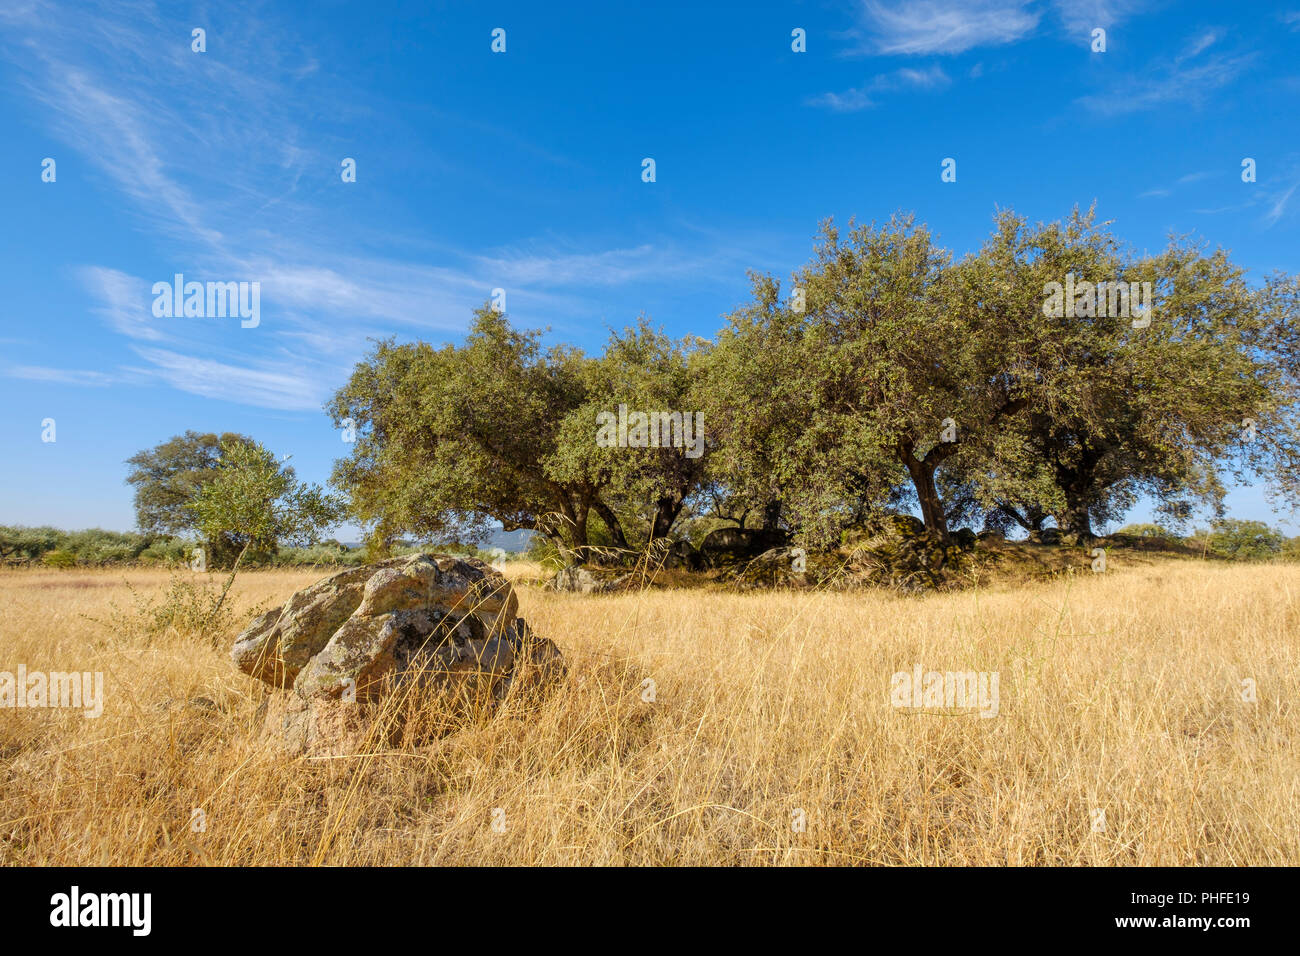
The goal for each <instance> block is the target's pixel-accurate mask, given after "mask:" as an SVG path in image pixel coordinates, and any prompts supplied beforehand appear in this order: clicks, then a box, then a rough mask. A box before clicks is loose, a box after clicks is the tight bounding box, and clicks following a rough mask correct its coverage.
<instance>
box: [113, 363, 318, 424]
mask: <svg viewBox="0 0 1300 956" xmlns="http://www.w3.org/2000/svg"><path fill="white" fill-rule="evenodd" d="M135 351H136V353H137V354H138V355H139V356H140V357H141V358H143V359H144V360H145V361H147V362H149V363H150V364H151V365H153V366H154V368H153V369H152V370H151V371H152V372H153V374H154V375H156V376H157V377H158V378H161V379H162V380H163V381H165V382H167V383H168V384H169V385H171V386H172V387H173V388H177V389H180V390H181V391H182V392H189V393H190V394H192V395H201V396H203V397H204V398H214V399H221V400H223V401H228V402H237V403H239V404H242V405H257V406H261V407H263V408H277V409H281V410H284V411H307V410H311V411H319V410H320V408H321V406H322V405H323V404H324V403H325V399H326V397H327V390H328V387H327V386H325V385H324V384H323V383H322V382H321V380H320V379H319V378H318V377H313V376H311V375H309V374H307V371H306V369H305V368H303V366H302V363H298V365H299V367H298V370H297V371H296V372H290V371H288V370H286V369H285V368H284V367H283V365H281V366H276V367H267V368H247V367H244V366H239V365H231V364H229V363H226V362H218V361H215V360H213V359H205V358H195V357H194V356H190V355H181V354H180V353H178V352H172V351H169V350H167V349H156V348H136V349H135Z"/></svg>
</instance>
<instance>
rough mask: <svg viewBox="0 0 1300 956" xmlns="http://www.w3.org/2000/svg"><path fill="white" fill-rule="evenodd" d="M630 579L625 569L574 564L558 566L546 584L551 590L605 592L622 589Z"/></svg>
mask: <svg viewBox="0 0 1300 956" xmlns="http://www.w3.org/2000/svg"><path fill="white" fill-rule="evenodd" d="M631 581H632V575H631V574H630V573H629V572H627V571H620V570H615V569H610V568H600V567H595V566H592V565H586V566H584V565H581V564H574V565H569V566H566V567H563V568H560V570H559V571H558V572H557V573H556V575H555V577H553V578H551V580H550V581H549V582H548V583H547V585H546V586H547V588H549V589H550V590H552V591H573V592H574V593H577V594H607V593H609V592H611V591H620V590H623V589H624V588H625V587H627V586H628V585H629V584H630V583H631Z"/></svg>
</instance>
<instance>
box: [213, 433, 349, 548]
mask: <svg viewBox="0 0 1300 956" xmlns="http://www.w3.org/2000/svg"><path fill="white" fill-rule="evenodd" d="M189 510H190V511H191V512H192V513H193V515H194V523H195V527H196V528H197V529H198V531H199V532H200V533H201V534H202V535H203V536H204V537H205V538H206V539H207V540H209V541H213V540H226V541H230V542H233V543H234V544H235V545H236V546H238V547H239V548H240V552H239V556H238V557H237V558H236V559H235V562H234V567H235V568H236V569H237V568H238V566H239V562H240V558H242V557H243V556H244V555H245V554H246V553H247V552H249V551H250V550H251V551H254V552H264V553H265V552H273V551H274V550H275V549H276V548H278V547H279V546H280V545H281V544H291V545H304V544H309V543H311V542H313V541H315V540H316V539H317V538H318V537H319V536H320V534H321V532H322V531H324V530H325V529H326V528H329V527H331V526H332V525H334V524H337V523H338V521H339V519H340V518H341V517H342V514H343V503H342V501H341V500H340V499H339V498H337V497H336V496H334V495H330V494H327V493H325V492H324V491H322V490H321V488H320V487H319V486H316V485H306V484H303V483H302V482H300V481H298V479H297V478H296V477H295V475H294V471H293V469H292V468H290V467H288V466H286V465H284V464H283V463H282V462H279V461H277V460H276V458H275V456H274V455H273V454H271V452H269V451H267V449H266V448H264V447H263V446H262V445H260V444H255V443H254V444H250V443H248V442H243V441H237V442H229V443H227V444H224V445H222V447H221V460H220V462H219V463H218V465H217V473H216V474H215V475H214V476H213V477H212V478H211V479H210V480H209V481H208V482H207V483H206V484H204V486H203V487H202V489H201V490H200V491H199V493H198V494H197V496H196V497H195V498H194V500H193V501H192V502H191V503H190V505H189Z"/></svg>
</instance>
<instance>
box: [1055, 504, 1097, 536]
mask: <svg viewBox="0 0 1300 956" xmlns="http://www.w3.org/2000/svg"><path fill="white" fill-rule="evenodd" d="M1057 523H1058V524H1060V525H1061V530H1062V531H1063V532H1064V533H1065V534H1070V535H1074V536H1075V539H1076V540H1077V541H1078V543H1079V544H1090V543H1091V542H1092V540H1093V538H1094V537H1095V535H1093V533H1092V516H1091V515H1089V514H1088V504H1087V502H1085V501H1081V500H1080V499H1078V498H1067V504H1066V511H1065V514H1063V515H1061V516H1060V517H1059V518H1057Z"/></svg>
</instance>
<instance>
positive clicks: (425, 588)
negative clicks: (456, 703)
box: [231, 554, 563, 702]
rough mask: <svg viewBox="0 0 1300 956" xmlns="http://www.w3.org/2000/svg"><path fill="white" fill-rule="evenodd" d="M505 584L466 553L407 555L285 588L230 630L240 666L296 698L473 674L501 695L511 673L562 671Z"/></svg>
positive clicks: (376, 690) (376, 693) (363, 697)
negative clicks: (273, 604)
mask: <svg viewBox="0 0 1300 956" xmlns="http://www.w3.org/2000/svg"><path fill="white" fill-rule="evenodd" d="M518 610H519V602H518V600H517V599H516V597H515V594H514V591H513V589H512V588H511V587H510V583H509V582H508V581H506V579H505V578H504V577H502V576H501V575H500V574H499V573H498V572H497V571H495V570H493V569H492V568H491V567H489V566H488V565H486V564H484V563H483V562H481V561H478V560H475V559H472V558H471V559H460V558H453V557H450V556H448V555H441V554H415V555H409V556H406V557H401V558H391V559H389V560H387V561H381V562H379V563H377V564H370V565H366V566H364V567H360V568H352V569H349V570H347V571H342V572H340V573H338V574H336V575H334V576H333V577H329V578H326V579H325V580H323V581H320V582H317V583H316V584H313V585H312V586H311V587H309V588H305V589H303V590H302V591H299V592H297V593H296V594H294V595H293V596H292V597H291V598H289V600H288V601H287V602H286V603H285V604H284V605H283V606H282V607H279V608H276V609H275V610H274V611H269V612H267V613H266V614H263V615H262V616H261V617H259V618H257V619H256V620H254V621H253V623H252V624H250V625H249V627H248V628H247V629H246V630H245V631H244V632H243V633H242V634H240V635H239V637H238V638H237V639H236V641H235V647H234V650H233V652H232V654H231V656H232V658H233V659H234V661H235V664H236V665H237V666H238V667H239V669H240V670H242V671H244V673H246V674H249V675H251V676H253V677H256V678H259V679H260V680H263V681H265V682H266V683H268V684H270V685H271V686H272V687H277V688H288V687H292V688H293V690H294V691H295V692H296V693H297V695H298V696H299V697H301V698H303V699H304V700H305V701H308V702H310V701H328V700H343V701H350V700H352V699H353V695H355V700H357V701H362V702H365V701H375V700H378V699H379V698H380V697H381V696H382V695H383V692H384V690H385V689H392V688H394V687H396V686H398V685H400V684H403V683H404V682H407V681H411V680H415V681H418V682H419V683H420V685H421V686H424V685H433V684H439V683H448V682H449V681H451V680H452V679H457V678H458V679H460V680H461V681H462V682H463V681H466V680H473V681H475V682H476V683H477V684H478V685H479V688H480V689H481V690H484V691H486V692H487V693H489V694H490V695H491V696H493V697H496V698H500V697H502V696H504V694H505V692H506V691H507V690H508V689H509V688H510V686H511V685H512V683H513V682H514V679H515V676H516V672H517V671H519V670H520V669H523V668H528V667H531V668H532V670H533V672H534V673H535V674H536V675H537V676H539V677H540V678H542V679H545V678H547V677H553V676H555V675H556V674H557V673H558V672H559V671H561V670H562V669H563V661H562V658H561V655H560V652H559V650H558V648H556V646H555V645H554V644H553V643H552V642H551V641H549V640H545V639H543V638H538V637H536V636H535V635H534V634H533V633H532V632H531V631H530V630H529V628H528V625H527V624H526V623H525V622H524V620H523V618H521V617H519V616H518Z"/></svg>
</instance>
